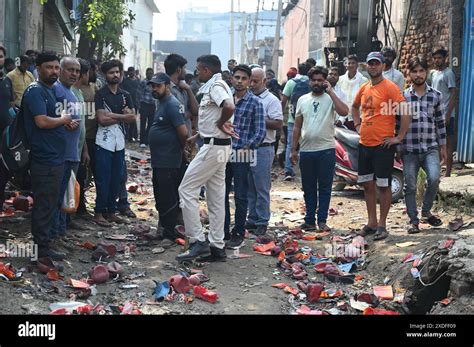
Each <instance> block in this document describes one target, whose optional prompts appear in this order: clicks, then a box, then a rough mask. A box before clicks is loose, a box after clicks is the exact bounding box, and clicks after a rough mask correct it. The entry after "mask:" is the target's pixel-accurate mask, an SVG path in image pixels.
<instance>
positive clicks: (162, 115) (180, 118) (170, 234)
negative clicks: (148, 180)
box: [148, 73, 188, 241]
mask: <svg viewBox="0 0 474 347" xmlns="http://www.w3.org/2000/svg"><path fill="white" fill-rule="evenodd" d="M148 83H149V84H150V85H151V88H152V91H153V92H152V95H153V97H154V98H156V99H158V100H159V102H160V106H159V107H158V109H157V110H156V112H155V118H154V119H153V123H152V125H151V127H150V132H149V135H148V143H149V146H150V151H151V166H152V168H153V192H154V194H155V202H156V209H157V211H158V213H159V215H160V223H161V225H162V226H163V228H164V230H163V238H165V239H169V240H172V241H174V240H176V238H177V236H178V235H177V234H176V232H175V227H176V222H177V219H178V208H179V205H178V202H179V196H178V186H179V177H180V174H179V172H180V168H181V163H182V157H183V148H184V145H185V144H186V139H187V138H188V129H187V127H186V123H185V118H184V108H183V107H182V106H181V104H180V102H179V101H178V99H176V97H175V96H174V95H172V94H171V89H170V84H171V79H170V77H169V76H168V75H167V74H165V73H159V74H157V75H155V76H154V77H153V78H152V79H151V80H150V81H149V82H148Z"/></svg>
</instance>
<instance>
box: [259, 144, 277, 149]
mask: <svg viewBox="0 0 474 347" xmlns="http://www.w3.org/2000/svg"><path fill="white" fill-rule="evenodd" d="M274 145H275V143H262V144H261V145H260V146H258V147H259V148H261V147H273V146H274Z"/></svg>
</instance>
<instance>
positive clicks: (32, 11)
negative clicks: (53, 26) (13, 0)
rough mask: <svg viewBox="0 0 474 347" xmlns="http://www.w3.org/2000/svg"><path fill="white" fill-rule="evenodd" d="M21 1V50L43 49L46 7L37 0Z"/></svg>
mask: <svg viewBox="0 0 474 347" xmlns="http://www.w3.org/2000/svg"><path fill="white" fill-rule="evenodd" d="M20 1H21V2H20V51H22V52H25V51H26V50H28V49H35V50H38V51H42V50H43V47H42V42H43V10H44V7H43V5H41V4H40V2H39V1H37V0H20Z"/></svg>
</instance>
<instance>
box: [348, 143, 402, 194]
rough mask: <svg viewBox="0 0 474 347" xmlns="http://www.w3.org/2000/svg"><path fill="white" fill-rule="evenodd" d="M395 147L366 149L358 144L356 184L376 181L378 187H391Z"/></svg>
mask: <svg viewBox="0 0 474 347" xmlns="http://www.w3.org/2000/svg"><path fill="white" fill-rule="evenodd" d="M394 159H395V147H394V146H392V148H385V147H382V146H376V147H366V146H363V145H361V144H359V170H358V174H359V178H358V179H357V183H366V182H371V181H374V180H375V181H376V182H377V186H378V187H382V188H383V187H391V185H392V171H393V161H394Z"/></svg>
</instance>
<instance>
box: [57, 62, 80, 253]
mask: <svg viewBox="0 0 474 347" xmlns="http://www.w3.org/2000/svg"><path fill="white" fill-rule="evenodd" d="M60 67H61V70H60V73H59V80H58V81H56V83H54V85H53V90H54V93H55V94H56V102H57V104H56V108H57V110H58V112H59V110H60V111H61V112H64V113H67V114H70V115H71V118H72V122H71V125H70V126H67V127H66V129H67V130H69V131H68V133H67V137H66V148H65V153H64V176H63V180H62V184H61V190H60V192H59V201H58V209H57V210H56V213H55V215H54V216H53V225H52V227H51V229H50V232H49V237H50V240H54V241H55V243H58V246H62V245H63V244H64V241H65V240H64V239H62V240H61V238H63V237H64V236H65V235H66V224H67V222H68V219H69V218H68V216H67V214H66V213H64V212H61V211H60V210H59V207H60V206H61V203H62V200H63V198H64V194H65V192H66V188H67V184H68V182H69V178H70V177H71V172H74V174H77V170H78V168H79V163H80V161H81V155H80V152H79V150H78V148H79V140H80V134H81V129H80V126H79V125H80V122H81V115H80V112H79V110H80V108H79V107H78V103H79V100H78V99H77V97H76V95H75V94H74V93H73V91H72V90H71V87H72V86H73V85H74V84H75V83H76V82H77V81H78V79H79V76H80V74H81V64H80V63H79V60H78V59H76V58H74V57H64V58H62V59H61V63H60ZM61 112H60V113H61Z"/></svg>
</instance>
